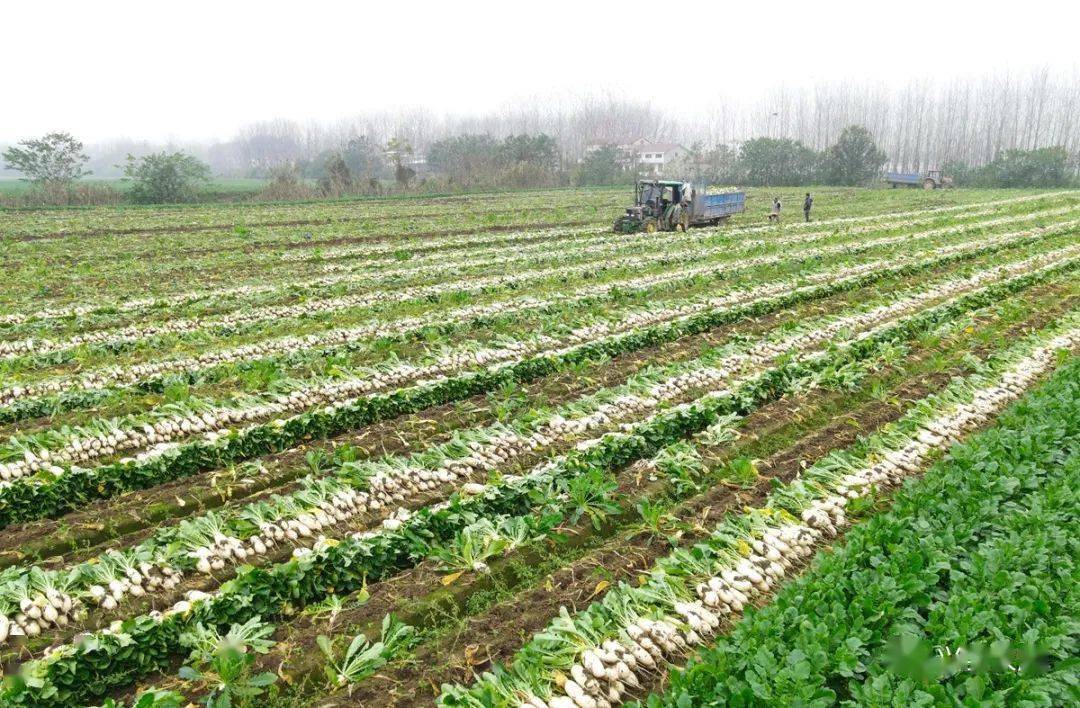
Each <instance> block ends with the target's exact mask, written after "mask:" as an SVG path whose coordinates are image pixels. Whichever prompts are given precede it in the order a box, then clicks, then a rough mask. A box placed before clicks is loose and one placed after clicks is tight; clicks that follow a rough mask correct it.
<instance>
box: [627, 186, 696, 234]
mask: <svg viewBox="0 0 1080 708" xmlns="http://www.w3.org/2000/svg"><path fill="white" fill-rule="evenodd" d="M692 194H693V187H692V186H691V185H690V184H689V183H687V182H675V181H670V180H656V179H651V180H649V179H639V180H638V181H637V184H636V186H635V189H634V206H632V207H628V208H627V210H626V213H625V214H624V215H622V216H620V217H619V218H618V219H617V220H616V221H615V231H618V232H621V233H633V232H635V231H640V230H642V229H644V230H645V231H648V232H649V233H652V232H654V231H672V230H678V231H682V230H685V228H686V226H687V225H688V223H689V222H688V219H687V217H688V214H689V212H688V210H687V206H688V205H689V204H690V201H691V199H692Z"/></svg>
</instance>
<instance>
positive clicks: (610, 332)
mask: <svg viewBox="0 0 1080 708" xmlns="http://www.w3.org/2000/svg"><path fill="white" fill-rule="evenodd" d="M993 243H996V241H995V240H994V239H987V240H985V241H984V242H983V243H982V244H981V246H982V247H986V246H988V245H990V244H993ZM1068 254H1069V252H1068V251H1058V252H1053V253H1051V254H1048V255H1047V257H1048V258H1060V257H1067V256H1068ZM729 302H730V300H728V299H725V298H720V299H717V298H707V299H705V300H703V301H689V302H676V303H658V304H657V305H656V306H655V307H654V308H650V309H648V310H631V311H630V312H628V313H627V314H625V315H624V316H623V317H622V318H621V319H618V320H606V321H605V320H601V321H598V322H593V323H591V324H589V325H588V326H581V327H577V328H573V329H570V330H569V331H568V332H565V333H564V334H563V335H562V336H556V337H553V336H550V335H545V334H540V335H537V336H534V337H533V338H532V339H529V340H517V341H515V340H507V339H504V340H502V341H500V342H498V343H497V346H495V347H489V348H477V347H472V346H466V347H463V348H461V349H458V350H456V351H454V350H451V351H449V352H447V353H445V354H443V355H442V356H440V357H438V358H436V359H435V360H433V361H430V362H426V363H422V364H419V365H418V364H413V363H408V362H405V363H401V364H397V365H396V366H393V367H390V368H386V369H384V370H381V371H375V372H373V373H367V372H360V373H359V374H358V375H357V374H350V372H348V371H347V370H342V371H341V373H338V374H336V375H335V376H334V377H333V378H329V379H326V380H323V381H319V380H316V381H314V382H303V383H301V384H300V385H297V386H295V387H292V388H291V390H287V391H284V392H281V393H276V394H273V395H271V396H268V397H263V398H262V399H259V398H251V399H249V400H247V401H244V405H243V406H242V407H239V406H236V405H229V404H226V405H221V404H218V403H215V402H213V401H202V400H198V399H189V400H188V401H187V405H186V410H180V411H178V412H175V413H174V412H173V410H172V409H174V408H176V407H177V405H176V404H169V405H166V406H164V407H163V409H162V411H161V412H157V411H151V412H150V413H148V414H145V415H134V414H133V415H130V416H128V417H127V418H125V419H113V420H102V419H98V420H96V421H95V422H94V424H93V426H92V427H90V428H85V429H84V428H65V429H64V430H63V431H60V432H58V433H53V434H48V435H30V436H24V437H21V438H19V437H16V438H12V440H11V443H10V444H9V447H8V449H7V454H6V455H4V456H5V457H6V458H7V459H8V460H11V461H9V462H6V463H3V464H0V475H2V476H3V478H4V479H17V478H19V477H21V476H23V475H25V474H33V473H35V472H37V471H38V470H39V469H42V468H44V467H45V466H47V465H56V464H60V463H64V462H68V461H77V462H79V463H84V462H88V461H91V460H93V459H96V458H97V457H98V456H108V455H112V454H115V453H117V452H120V451H123V450H132V449H135V450H137V449H142V448H145V447H147V446H150V445H159V444H162V443H167V442H169V441H171V440H173V439H175V438H179V437H184V436H187V435H189V434H196V433H215V432H217V431H220V430H222V429H224V428H225V427H227V426H228V425H230V424H232V423H237V422H244V421H253V420H258V419H260V418H266V417H272V416H278V415H281V414H285V413H290V412H296V411H299V410H304V409H308V408H311V407H314V406H319V405H327V404H335V403H337V402H340V401H342V400H346V399H348V398H351V397H353V396H355V395H357V394H366V393H370V392H372V391H375V390H379V389H386V388H391V387H394V386H401V385H404V384H405V383H407V382H409V381H416V380H420V379H430V378H436V377H441V376H447V375H450V374H452V373H454V372H456V371H461V370H462V369H467V368H470V367H477V366H487V365H491V364H495V363H500V362H506V361H511V360H515V359H516V360H520V359H521V358H523V357H525V356H535V355H538V354H539V353H541V352H544V351H548V352H557V351H559V350H561V349H564V348H567V347H572V346H576V345H579V344H581V343H584V342H589V341H593V340H596V339H598V338H602V337H608V336H614V335H616V334H618V333H620V332H626V331H628V330H632V329H636V328H640V327H645V326H650V325H653V324H656V323H660V322H665V321H670V320H674V319H677V318H680V317H686V316H689V315H693V314H697V313H700V312H703V311H706V310H710V309H715V308H716V307H718V306H722V305H725V304H728V303H729ZM35 448H36V449H35ZM3 453H4V451H3V449H0V455H3ZM12 457H21V458H22V459H15V460H12Z"/></svg>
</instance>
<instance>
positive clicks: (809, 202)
mask: <svg viewBox="0 0 1080 708" xmlns="http://www.w3.org/2000/svg"><path fill="white" fill-rule="evenodd" d="M812 206H814V198H813V197H811V196H810V192H807V193H806V199H804V200H803V203H802V213H803V216H805V217H806V220H807V221H810V207H812Z"/></svg>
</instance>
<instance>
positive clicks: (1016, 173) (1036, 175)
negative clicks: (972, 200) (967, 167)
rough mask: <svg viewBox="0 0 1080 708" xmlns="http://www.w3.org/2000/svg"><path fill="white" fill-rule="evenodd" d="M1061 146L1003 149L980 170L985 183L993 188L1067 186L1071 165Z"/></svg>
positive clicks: (1071, 171) (1067, 152) (1066, 151)
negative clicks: (1033, 148)
mask: <svg viewBox="0 0 1080 708" xmlns="http://www.w3.org/2000/svg"><path fill="white" fill-rule="evenodd" d="M1070 163H1072V160H1071V159H1070V155H1069V151H1068V150H1066V149H1065V148H1064V147H1061V146H1060V145H1059V146H1056V147H1045V148H1038V149H1035V150H1005V151H1004V152H1002V153H1001V154H999V155H998V156H997V157H996V158H994V160H993V161H992V162H991V163H990V164H988V165H986V167H984V168H983V173H984V177H983V180H982V181H984V182H985V183H988V184H989V185H990V186H995V187H1062V186H1065V185H1067V184H1069V182H1070V180H1071V178H1072V174H1073V169H1074V168H1073V165H1072V164H1070Z"/></svg>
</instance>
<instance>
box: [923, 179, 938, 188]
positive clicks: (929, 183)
mask: <svg viewBox="0 0 1080 708" xmlns="http://www.w3.org/2000/svg"><path fill="white" fill-rule="evenodd" d="M922 188H923V189H937V185H936V184H935V183H934V180H932V179H930V178H927V179H924V180H923V182H922Z"/></svg>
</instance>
